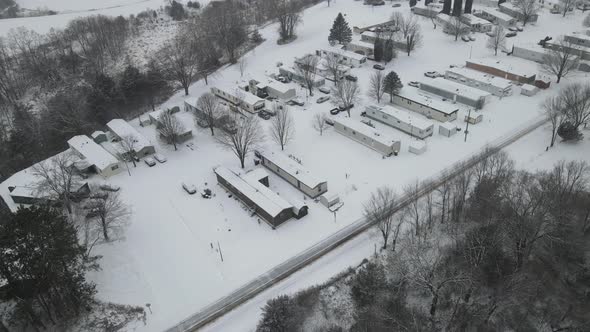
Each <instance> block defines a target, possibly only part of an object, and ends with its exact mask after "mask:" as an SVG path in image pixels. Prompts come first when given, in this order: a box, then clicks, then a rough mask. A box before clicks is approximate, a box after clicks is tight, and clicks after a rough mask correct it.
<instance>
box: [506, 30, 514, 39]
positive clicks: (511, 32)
mask: <svg viewBox="0 0 590 332" xmlns="http://www.w3.org/2000/svg"><path fill="white" fill-rule="evenodd" d="M515 36H516V32H514V31H510V32H508V33H507V34H506V38H512V37H515Z"/></svg>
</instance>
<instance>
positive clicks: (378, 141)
mask: <svg viewBox="0 0 590 332" xmlns="http://www.w3.org/2000/svg"><path fill="white" fill-rule="evenodd" d="M334 130H336V132H338V133H340V134H342V135H344V136H346V137H348V138H350V139H352V140H355V141H357V142H359V143H361V144H363V145H365V146H367V147H369V148H371V149H373V150H375V151H377V152H379V153H381V154H382V155H384V156H391V155H393V154H396V155H397V153H399V151H400V148H401V142H400V141H399V140H397V139H394V138H393V137H391V136H389V135H387V134H385V133H382V132H379V131H378V130H376V129H374V128H371V127H369V126H367V125H365V124H363V123H361V122H357V121H354V120H352V119H349V118H340V119H334Z"/></svg>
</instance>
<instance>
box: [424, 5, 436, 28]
mask: <svg viewBox="0 0 590 332" xmlns="http://www.w3.org/2000/svg"><path fill="white" fill-rule="evenodd" d="M428 7H430V8H428V11H427V12H426V15H424V16H425V17H426V18H428V19H430V22H431V23H432V28H433V29H434V30H436V16H437V15H438V13H439V12H438V11H437V10H435V9H434V8H432V7H431V6H428Z"/></svg>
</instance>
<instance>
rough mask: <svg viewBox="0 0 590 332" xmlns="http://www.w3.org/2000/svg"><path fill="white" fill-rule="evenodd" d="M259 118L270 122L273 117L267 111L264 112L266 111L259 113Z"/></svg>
mask: <svg viewBox="0 0 590 332" xmlns="http://www.w3.org/2000/svg"><path fill="white" fill-rule="evenodd" d="M258 116H259V117H261V118H263V119H264V120H268V119H270V117H271V115H270V113H268V112H267V111H264V110H262V111H259V112H258Z"/></svg>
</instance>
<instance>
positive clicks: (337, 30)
mask: <svg viewBox="0 0 590 332" xmlns="http://www.w3.org/2000/svg"><path fill="white" fill-rule="evenodd" d="M328 40H329V41H332V40H334V41H338V42H339V43H340V44H347V43H350V41H351V40H352V30H350V27H349V26H348V22H346V20H345V19H344V16H342V13H338V16H336V19H335V20H334V24H332V29H330V36H329V37H328Z"/></svg>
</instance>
